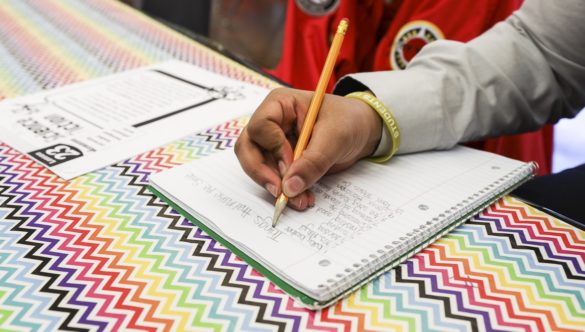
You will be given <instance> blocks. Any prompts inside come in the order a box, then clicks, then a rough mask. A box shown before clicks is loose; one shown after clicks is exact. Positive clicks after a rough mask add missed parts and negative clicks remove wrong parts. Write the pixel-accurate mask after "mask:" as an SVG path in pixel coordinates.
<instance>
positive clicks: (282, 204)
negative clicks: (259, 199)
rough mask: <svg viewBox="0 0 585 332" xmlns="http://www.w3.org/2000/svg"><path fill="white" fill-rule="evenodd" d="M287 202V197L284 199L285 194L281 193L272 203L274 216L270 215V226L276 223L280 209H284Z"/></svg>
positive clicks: (280, 213) (280, 212)
mask: <svg viewBox="0 0 585 332" xmlns="http://www.w3.org/2000/svg"><path fill="white" fill-rule="evenodd" d="M287 202H288V199H286V196H284V195H281V196H280V197H278V199H277V200H276V203H275V204H274V216H272V227H275V226H276V224H278V219H280V216H281V215H282V211H284V208H285V207H286V203H287Z"/></svg>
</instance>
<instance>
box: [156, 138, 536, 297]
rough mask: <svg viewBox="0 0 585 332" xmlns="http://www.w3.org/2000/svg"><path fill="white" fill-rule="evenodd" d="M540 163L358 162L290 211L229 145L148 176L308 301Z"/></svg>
mask: <svg viewBox="0 0 585 332" xmlns="http://www.w3.org/2000/svg"><path fill="white" fill-rule="evenodd" d="M534 171H535V165H534V164H533V163H524V162H520V161H516V160H512V159H508V158H505V157H502V156H498V155H495V154H492V153H488V152H484V151H478V150H474V149H470V148H465V147H456V148H454V149H452V150H449V151H441V152H426V153H418V154H412V155H404V156H398V157H395V158H393V159H392V160H391V161H390V162H388V163H384V164H376V163H371V162H366V161H362V162H359V163H358V164H356V165H354V166H353V167H352V168H351V169H349V170H347V171H345V172H342V173H339V174H336V175H331V176H327V177H325V178H324V179H322V181H320V182H319V183H318V184H316V185H315V186H314V187H313V188H312V190H313V192H314V193H315V196H316V205H315V206H314V207H312V208H311V209H309V210H307V211H305V212H297V211H294V210H292V209H290V208H289V209H286V210H285V212H284V214H283V215H282V217H281V220H280V222H279V224H278V226H276V228H273V227H271V218H272V214H273V212H274V198H273V197H272V196H270V195H269V194H268V193H267V192H266V191H265V190H264V189H263V188H261V187H260V186H258V185H257V184H255V183H254V182H253V181H252V180H250V179H249V178H248V176H246V175H245V173H244V172H243V171H242V170H241V168H240V165H239V163H238V161H237V159H236V157H235V155H234V153H233V151H232V150H226V151H222V152H218V153H215V154H213V155H211V156H209V157H205V158H202V159H199V160H196V161H193V162H191V163H189V164H185V165H182V166H179V167H176V168H173V169H170V170H167V171H163V172H161V173H158V174H155V175H152V176H151V177H150V188H151V190H152V191H153V192H154V193H155V194H157V195H158V196H159V197H160V198H162V199H163V200H165V201H166V202H168V203H169V204H170V205H171V206H173V207H174V208H175V209H176V210H177V211H179V212H180V213H181V214H183V215H184V216H186V217H187V218H189V219H190V220H191V221H192V222H194V223H195V224H196V225H198V226H199V227H201V228H202V229H203V230H205V231H206V232H208V233H209V235H210V236H212V237H213V238H215V239H216V240H217V241H219V242H221V243H222V244H224V245H225V246H226V247H228V248H229V249H230V250H232V251H233V252H234V253H235V254H236V255H238V256H239V257H241V258H242V259H244V260H245V261H246V262H248V263H249V264H250V265H252V266H253V267H254V268H256V269H257V270H259V271H260V272H261V273H262V274H264V275H265V276H266V277H267V278H269V279H270V280H271V281H273V282H274V283H275V284H277V285H278V286H280V287H281V288H282V289H283V290H284V291H286V292H287V293H289V294H290V295H291V296H293V297H294V298H296V299H297V300H298V301H300V303H302V304H304V305H305V306H307V307H310V308H322V307H326V306H328V305H331V304H333V303H335V302H336V301H337V300H338V299H340V298H342V297H344V296H346V295H348V294H350V293H351V292H353V291H354V290H356V289H358V288H359V287H360V286H361V285H363V284H365V283H367V282H369V281H370V280H372V279H373V278H375V277H376V276H378V275H380V274H381V273H383V272H385V271H387V270H389V269H391V268H392V267H394V266H396V265H397V264H399V263H400V262H402V261H404V260H405V259H407V258H408V257H410V256H412V255H414V254H415V253H417V252H418V251H420V250H422V249H423V248H424V247H425V246H427V245H429V244H430V243H432V242H433V241H435V240H436V239H438V238H439V237H441V236H442V235H444V234H446V233H447V232H449V231H450V230H451V229H453V228H454V227H456V226H457V225H459V224H461V223H463V222H465V221H466V220H467V219H468V218H470V217H471V216H472V215H474V214H476V213H478V212H479V211H481V210H482V209H483V208H485V207H486V206H488V205H489V204H491V203H492V202H494V201H495V200H497V199H498V198H499V197H501V196H502V195H504V194H505V193H507V192H509V191H510V190H512V189H513V188H515V187H516V186H518V185H519V184H521V183H522V182H524V181H525V180H527V179H529V178H530V177H531V176H532V175H533V173H534Z"/></svg>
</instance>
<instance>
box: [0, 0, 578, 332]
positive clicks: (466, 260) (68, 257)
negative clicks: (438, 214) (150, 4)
mask: <svg viewBox="0 0 585 332" xmlns="http://www.w3.org/2000/svg"><path fill="white" fill-rule="evenodd" d="M170 58H178V59H181V60H184V61H188V62H191V63H195V64H198V65H200V66H203V67H206V68H209V69H211V70H213V71H216V72H219V73H222V74H224V75H227V76H231V77H235V78H238V79H242V80H246V81H249V82H253V83H256V84H260V85H263V86H268V87H271V86H275V85H274V83H271V82H270V81H268V80H267V79H265V78H263V77H261V76H259V75H257V74H255V73H254V72H252V71H250V70H247V69H244V68H242V67H241V66H239V65H238V64H236V63H234V62H232V61H230V60H228V59H226V58H224V57H222V56H220V55H218V54H216V53H214V52H212V51H210V50H208V49H206V48H204V47H203V46H201V45H199V44H197V43H195V42H193V41H191V40H189V39H187V38H184V37H182V36H181V35H179V34H177V33H175V32H174V31H172V30H170V29H168V28H166V27H164V26H162V25H160V24H159V23H156V22H155V21H153V20H151V19H149V18H148V17H146V16H143V15H142V14H140V13H138V12H136V11H135V10H133V9H130V8H128V7H126V6H125V5H123V4H120V3H118V2H115V1H106V0H103V1H97V0H95V1H94V0H92V1H81V0H55V1H45V0H36V1H35V0H30V1H22V0H0V96H1V97H0V98H9V97H13V96H17V95H22V94H27V93H31V92H35V91H39V90H41V89H48V88H52V87H56V86H60V85H64V84H68V83H72V82H76V81H81V80H86V79H90V78H92V77H97V76H101V75H104V74H109V73H113V72H117V71H121V70H124V69H129V68H135V67H138V66H142V65H146V64H149V63H153V62H157V61H161V60H165V59H170ZM245 123H246V119H236V120H233V121H231V122H228V123H226V124H224V125H222V126H218V127H215V128H211V129H209V130H207V131H204V132H200V133H196V134H195V133H194V134H193V135H191V136H189V137H186V138H184V139H182V140H179V141H177V142H174V143H172V144H169V145H167V146H164V147H161V148H158V149H156V150H153V151H150V152H148V153H144V154H141V155H138V156H135V157H133V158H131V159H128V160H126V161H124V162H120V163H118V164H115V165H112V166H110V167H107V168H105V169H102V170H99V171H96V172H93V173H91V174H88V175H85V176H82V177H79V178H76V179H74V180H71V181H63V180H60V179H59V178H58V177H56V176H55V175H53V174H52V173H51V172H49V171H47V170H45V169H44V168H43V167H41V166H39V165H38V164H36V163H35V162H33V161H32V160H31V159H29V158H28V157H27V156H24V155H22V154H20V153H18V152H17V151H15V150H14V149H12V148H10V147H9V146H7V145H5V144H2V143H0V330H2V331H55V330H67V331H101V330H106V331H119V330H132V331H298V330H302V331H365V330H369V331H388V330H412V331H419V330H425V331H432V330H434V331H470V330H501V331H536V330H554V331H561V330H574V331H579V330H581V331H583V330H585V300H584V299H585V232H583V231H581V230H578V229H576V228H574V227H571V226H568V225H566V224H564V223H562V222H560V221H559V220H556V219H554V218H552V217H550V216H547V215H545V214H543V213H541V212H539V211H537V210H535V209H533V208H530V207H528V206H526V205H525V204H523V203H521V202H519V201H516V200H514V199H512V198H505V199H503V200H500V201H499V202H497V203H496V204H494V205H493V206H492V207H490V208H489V209H487V210H486V211H484V212H483V213H481V214H479V215H477V216H475V217H473V218H472V219H471V220H470V221H469V222H467V223H466V224H465V225H463V226H462V227H459V228H457V229H456V230H455V231H454V232H453V233H451V234H450V235H449V236H447V237H445V238H443V239H441V240H440V241H438V242H436V243H435V244H433V245H432V246H430V247H428V248H427V249H426V250H424V251H422V252H421V253H420V254H418V255H416V256H415V257H413V258H411V259H410V260H408V261H407V262H405V263H404V264H402V265H400V266H399V267H397V268H396V269H394V270H392V271H390V272H388V273H386V274H384V275H383V276H382V277H380V278H379V279H377V280H375V281H374V282H372V283H370V284H369V285H367V286H365V287H363V288H362V289H361V290H359V291H358V292H356V293H354V294H353V295H351V296H350V297H349V298H347V299H345V300H343V301H342V302H340V303H338V304H337V305H335V306H333V307H331V308H328V309H327V310H322V311H310V310H306V309H303V308H301V307H300V306H299V305H297V304H296V303H294V302H293V301H292V300H291V299H290V298H289V297H288V296H286V295H285V294H284V293H283V292H282V291H281V290H279V289H278V288H276V287H275V286H274V285H273V284H272V283H270V282H268V281H267V280H266V279H265V278H263V277H262V276H261V275H259V274H258V273H257V272H256V271H255V270H253V269H252V268H250V267H249V266H248V265H247V264H245V263H243V262H242V261H241V260H240V259H238V258H237V257H236V256H234V255H233V254H231V253H230V252H229V251H228V250H226V248H224V247H223V246H221V245H219V244H218V243H217V242H215V241H214V240H212V239H211V238H209V237H208V236H207V235H206V234H205V233H204V232H202V231H201V230H200V229H198V228H197V227H195V226H194V225H192V224H191V223H189V222H188V221H187V220H185V219H184V218H182V217H181V216H180V215H178V214H177V213H176V212H175V211H173V210H172V209H170V208H169V207H168V206H166V205H165V204H163V203H162V202H161V201H160V200H158V199H157V198H156V197H154V196H153V195H152V194H151V193H150V192H149V191H148V190H147V189H146V187H145V185H146V184H147V181H148V176H149V175H150V174H152V173H156V172H159V171H161V170H164V169H167V168H169V167H173V166H175V165H179V164H183V163H185V162H188V161H190V160H193V159H197V158H202V157H205V156H206V155H208V154H210V153H213V152H214V151H217V150H218V149H228V148H231V147H232V146H233V143H234V140H235V138H236V137H237V135H238V133H239V132H240V130H241V129H242V128H243V126H244V125H245Z"/></svg>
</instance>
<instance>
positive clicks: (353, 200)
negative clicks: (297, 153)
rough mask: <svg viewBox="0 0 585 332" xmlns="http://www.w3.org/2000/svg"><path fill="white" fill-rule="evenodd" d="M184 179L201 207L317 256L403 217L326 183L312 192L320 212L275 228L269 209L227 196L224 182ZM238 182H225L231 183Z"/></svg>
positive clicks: (196, 175)
mask: <svg viewBox="0 0 585 332" xmlns="http://www.w3.org/2000/svg"><path fill="white" fill-rule="evenodd" d="M184 176H185V180H186V181H184V182H183V183H186V184H189V186H191V187H193V188H194V189H196V190H197V191H198V192H199V193H200V194H202V196H203V197H201V198H202V199H203V201H205V202H213V204H215V205H216V206H217V207H218V208H221V209H222V210H224V211H230V212H231V213H232V214H233V215H235V216H236V217H237V218H238V221H237V222H240V223H241V222H246V223H249V224H250V226H253V227H254V228H256V230H257V231H260V232H262V233H264V234H265V237H266V238H268V239H270V240H272V241H274V242H278V241H279V238H281V236H283V235H285V236H288V237H290V238H291V239H293V240H294V241H296V242H300V243H302V244H303V245H306V246H308V247H309V248H312V249H313V250H315V251H326V250H327V249H331V248H335V247H337V246H339V245H341V244H343V243H345V242H346V241H348V240H351V239H353V238H355V237H358V236H361V235H362V234H363V233H364V232H367V231H369V230H371V229H373V228H374V227H375V226H377V225H378V224H380V223H383V222H387V221H390V220H392V219H394V218H396V217H398V216H400V215H402V214H403V213H404V211H403V210H402V209H401V208H399V207H396V206H394V205H393V204H392V203H390V202H389V201H387V200H384V199H382V198H380V197H377V196H376V195H374V194H373V193H372V192H370V191H368V190H367V189H365V188H363V187H360V186H359V185H356V184H354V183H352V182H351V181H348V180H343V181H340V182H338V183H333V184H328V183H327V182H326V181H324V182H322V183H319V184H316V185H315V186H314V187H313V188H312V190H313V192H314V193H315V196H316V199H317V201H318V202H319V204H318V206H315V207H314V208H312V210H311V211H308V212H307V213H298V212H294V211H287V212H286V214H287V215H289V214H290V215H291V216H290V217H291V218H290V219H292V220H290V221H289V222H286V223H283V224H282V226H281V227H277V228H273V227H272V213H273V211H272V209H273V206H272V205H268V206H267V205H265V204H261V205H260V206H257V204H253V203H250V202H246V201H247V200H248V199H249V198H250V193H244V194H243V195H242V196H240V195H239V194H241V192H239V191H236V192H234V191H233V189H234V188H233V187H228V188H229V189H232V190H229V189H228V190H225V189H227V188H225V187H221V182H223V181H221V182H219V183H218V179H217V178H216V177H215V176H213V175H210V174H203V173H201V172H193V171H188V172H186V173H185V174H184ZM226 176H228V175H224V179H225V177H226ZM224 181H225V180H224ZM236 181H237V179H230V180H229V182H232V183H237V182H236ZM271 203H272V202H270V204H271ZM305 214H306V215H305ZM234 222H235V221H234Z"/></svg>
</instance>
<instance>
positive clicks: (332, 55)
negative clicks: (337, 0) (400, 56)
mask: <svg viewBox="0 0 585 332" xmlns="http://www.w3.org/2000/svg"><path fill="white" fill-rule="evenodd" d="M347 27H348V20H347V19H343V20H341V22H339V26H338V27H337V32H336V33H335V37H333V42H332V43H331V48H329V53H328V54H327V59H326V60H325V65H323V70H322V71H321V76H320V77H319V81H318V82H317V88H316V89H315V94H313V98H311V103H310V104H309V110H308V111H307V115H306V116H305V120H304V122H303V127H302V128H301V132H300V134H299V139H298V140H297V145H296V146H295V151H294V155H293V158H294V160H297V159H299V158H300V156H301V155H302V154H303V151H305V148H306V147H307V144H308V143H309V139H310V138H311V133H312V132H313V126H314V125H315V121H316V120H317V115H318V114H319V110H320V109H321V104H322V103H323V98H324V97H325V89H327V85H329V79H330V78H331V73H332V72H333V67H335V62H336V61H337V56H338V55H339V50H340V49H341V44H342V43H343V38H344V37H345V32H346V31H347ZM287 202H288V197H286V195H285V194H284V193H280V195H279V196H278V198H277V200H276V207H275V212H274V216H273V217H272V227H274V226H276V224H277V223H278V219H279V218H280V215H281V214H282V211H283V210H284V207H285V206H286V203H287Z"/></svg>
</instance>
